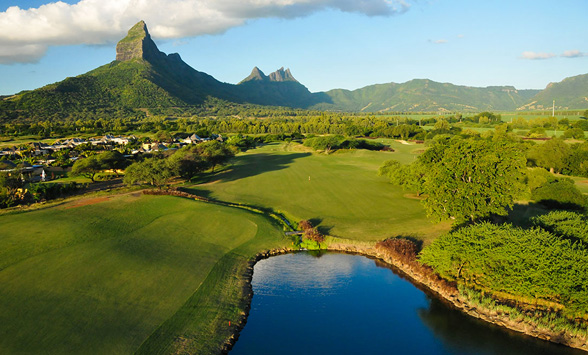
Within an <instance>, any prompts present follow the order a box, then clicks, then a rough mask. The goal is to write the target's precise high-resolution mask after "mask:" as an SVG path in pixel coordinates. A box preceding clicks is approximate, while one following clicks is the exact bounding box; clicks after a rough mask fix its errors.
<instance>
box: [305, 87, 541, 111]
mask: <svg viewBox="0 0 588 355" xmlns="http://www.w3.org/2000/svg"><path fill="white" fill-rule="evenodd" d="M536 93H537V91H535V90H521V91H519V90H516V89H515V88H514V87H512V86H493V87H487V88H476V87H468V86H458V85H453V84H449V83H438V82H435V81H432V80H427V79H415V80H411V81H408V82H406V83H403V84H396V83H389V84H379V85H371V86H366V87H364V88H361V89H357V90H354V91H349V90H342V89H337V90H331V91H327V92H326V93H325V94H326V95H328V96H329V97H330V98H331V101H332V103H330V104H327V103H320V104H317V105H315V106H314V107H313V108H316V109H338V110H346V111H365V112H380V111H382V112H385V111H492V110H514V109H516V108H518V107H520V106H521V105H523V104H524V103H525V102H526V101H527V100H528V99H529V98H530V97H531V96H532V95H534V94H536Z"/></svg>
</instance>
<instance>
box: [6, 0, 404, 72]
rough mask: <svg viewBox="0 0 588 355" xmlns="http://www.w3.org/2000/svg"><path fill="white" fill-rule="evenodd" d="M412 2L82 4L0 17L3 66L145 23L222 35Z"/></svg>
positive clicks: (172, 32) (122, 0) (162, 30)
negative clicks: (253, 24)
mask: <svg viewBox="0 0 588 355" xmlns="http://www.w3.org/2000/svg"><path fill="white" fill-rule="evenodd" d="M407 1H411V0H81V1H80V2H78V3H77V4H73V5H70V4H66V3H64V2H61V1H58V2H55V3H49V4H46V5H43V6H40V7H39V8H31V9H27V10H23V9H20V8H19V7H18V6H13V7H9V8H8V9H7V10H6V11H5V12H0V63H9V62H30V61H35V60H38V59H39V58H40V57H42V56H43V54H44V53H45V51H46V50H47V46H51V45H73V44H104V43H111V42H114V41H116V40H118V39H120V38H122V37H123V36H124V35H125V34H126V31H127V30H128V29H129V28H130V27H131V26H133V25H134V24H135V23H137V22H138V21H139V20H145V22H146V23H147V26H148V27H149V31H150V33H151V34H152V35H153V37H154V38H164V39H177V38H184V37H192V36H198V35H203V34H215V33H222V32H224V31H226V30H228V29H230V28H232V27H235V26H241V25H244V24H245V23H246V22H247V21H248V20H252V19H257V18H266V17H278V18H295V17H302V16H307V15H310V14H312V13H314V12H317V11H321V10H325V9H336V10H340V11H343V12H353V13H359V14H364V15H367V16H391V15H395V14H401V13H403V12H406V11H408V9H409V8H410V4H409V3H408V2H407Z"/></svg>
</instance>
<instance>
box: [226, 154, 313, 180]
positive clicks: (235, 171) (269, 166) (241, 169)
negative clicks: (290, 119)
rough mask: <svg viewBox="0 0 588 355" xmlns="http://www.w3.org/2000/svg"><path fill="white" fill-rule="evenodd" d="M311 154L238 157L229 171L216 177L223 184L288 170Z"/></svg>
mask: <svg viewBox="0 0 588 355" xmlns="http://www.w3.org/2000/svg"><path fill="white" fill-rule="evenodd" d="M309 155H311V154H310V153H291V154H267V153H259V154H249V155H242V156H238V157H236V158H235V159H234V160H233V161H232V163H233V165H231V166H229V167H228V168H227V169H225V170H223V171H221V172H220V173H218V174H217V175H216V178H217V179H218V180H220V181H223V182H228V181H235V180H239V179H243V178H247V177H250V176H255V175H260V174H263V173H266V172H269V171H276V170H282V169H286V168H287V167H288V165H290V164H292V162H293V161H294V160H296V159H300V158H304V157H307V156H309Z"/></svg>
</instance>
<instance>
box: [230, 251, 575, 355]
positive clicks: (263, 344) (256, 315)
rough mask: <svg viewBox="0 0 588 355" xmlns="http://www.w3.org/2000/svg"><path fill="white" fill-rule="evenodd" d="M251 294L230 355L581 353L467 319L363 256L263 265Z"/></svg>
mask: <svg viewBox="0 0 588 355" xmlns="http://www.w3.org/2000/svg"><path fill="white" fill-rule="evenodd" d="M253 290H254V293H255V294H254V297H253V300H252V304H251V312H250V315H249V319H248V322H247V325H246V326H245V328H244V329H243V331H242V333H241V336H240V338H239V341H238V342H237V343H236V345H235V347H234V349H233V350H232V352H231V355H234V354H237V355H238V354H319V353H320V354H366V353H395V354H525V353H528V354H575V353H582V352H579V351H574V350H573V349H569V348H566V347H561V346H557V345H554V344H550V343H547V342H544V341H541V340H537V339H533V338H530V337H525V336H522V335H519V334H516V333H513V332H509V331H504V330H503V329H500V328H498V327H494V326H489V325H488V324H486V323H483V322H481V321H478V320H475V319H473V318H471V317H466V316H464V315H462V314H461V313H459V312H458V311H456V310H453V309H451V308H449V307H447V306H446V305H445V304H443V303H442V302H441V301H438V300H436V299H434V298H430V297H429V296H427V295H426V294H425V293H424V292H423V291H421V290H419V289H418V288H416V287H414V286H413V285H412V284H411V283H410V282H408V281H406V280H404V279H402V278H401V277H399V276H398V275H397V274H395V273H394V272H393V271H392V270H391V269H390V268H388V267H383V264H381V263H377V262H374V261H373V260H371V259H368V258H365V257H362V256H358V255H348V254H338V253H327V254H325V255H322V256H321V257H320V258H317V257H313V256H312V255H310V254H308V253H295V254H287V255H280V256H276V257H272V258H269V259H266V260H262V261H260V262H258V263H257V265H256V266H255V271H254V275H253Z"/></svg>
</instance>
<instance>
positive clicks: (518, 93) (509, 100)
mask: <svg viewBox="0 0 588 355" xmlns="http://www.w3.org/2000/svg"><path fill="white" fill-rule="evenodd" d="M587 91H588V74H586V75H580V76H577V77H574V78H568V79H565V80H564V81H562V82H561V83H556V84H550V86H548V88H546V89H545V90H543V91H541V92H540V91H539V90H516V89H515V88H514V87H512V86H500V87H487V88H476V87H466V86H458V85H453V84H449V83H438V82H435V81H432V80H428V79H415V80H411V81H408V82H406V83H401V84H397V83H388V84H378V85H371V86H367V87H364V88H361V89H357V90H353V91H350V90H343V89H335V90H330V91H327V92H319V93H311V92H310V91H309V90H308V88H306V87H305V86H304V85H302V84H301V83H300V82H298V81H297V80H296V79H295V78H294V76H293V75H292V73H291V71H290V69H284V68H283V67H282V68H280V69H278V70H277V71H275V72H273V73H271V74H270V75H265V74H264V73H263V72H262V71H261V70H260V69H259V68H257V67H255V68H253V70H252V72H251V74H250V75H249V76H248V77H247V78H245V79H244V80H242V81H241V82H240V83H239V84H237V85H233V84H227V83H223V82H220V81H218V80H216V79H215V78H214V77H212V76H210V75H208V74H206V73H203V72H199V71H197V70H195V69H193V68H192V67H190V66H189V65H188V64H186V63H185V62H184V61H183V60H182V59H181V57H180V56H179V54H177V53H173V54H169V55H168V54H165V53H163V52H161V51H159V49H158V48H157V45H156V44H155V43H154V42H153V40H152V39H151V36H150V34H149V31H148V29H147V26H146V24H145V23H144V22H143V21H140V22H139V23H137V24H136V25H135V26H133V27H132V28H131V29H130V30H129V32H128V35H127V36H126V37H125V38H123V39H122V40H121V41H120V42H119V43H118V44H117V47H116V60H114V61H113V62H111V63H109V64H106V65H104V66H101V67H99V68H96V69H94V70H92V71H90V72H88V73H86V74H82V75H79V76H77V77H73V78H67V79H65V80H63V81H61V82H58V83H55V84H50V85H47V86H45V87H42V88H40V89H36V90H33V91H25V92H22V93H19V94H17V95H14V96H10V97H3V98H1V100H0V119H6V118H7V117H8V118H11V117H22V116H23V115H29V116H30V117H43V118H47V117H50V118H55V119H58V118H59V116H60V114H62V113H68V112H69V113H72V112H73V113H76V112H85V111H100V112H106V113H112V112H121V111H125V110H126V111H129V110H130V111H132V110H138V109H141V110H144V109H151V108H166V107H178V108H181V107H186V106H197V105H200V104H202V103H203V102H205V100H206V99H207V98H210V97H213V98H218V99H221V100H225V101H229V102H234V103H253V104H260V105H272V106H288V107H296V108H312V109H322V110H338V111H364V112H378V111H382V112H386V111H390V112H394V111H500V110H508V111H511V110H515V109H519V108H522V109H525V108H529V107H530V105H531V106H532V107H533V108H537V107H538V106H539V105H544V106H549V105H550V104H551V100H552V99H551V98H552V97H554V96H557V97H554V98H556V100H557V103H558V108H560V107H561V108H578V109H583V108H586V107H588V92H587ZM578 93H580V95H579V96H578ZM556 94H557V95H556ZM7 113H8V114H7Z"/></svg>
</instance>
